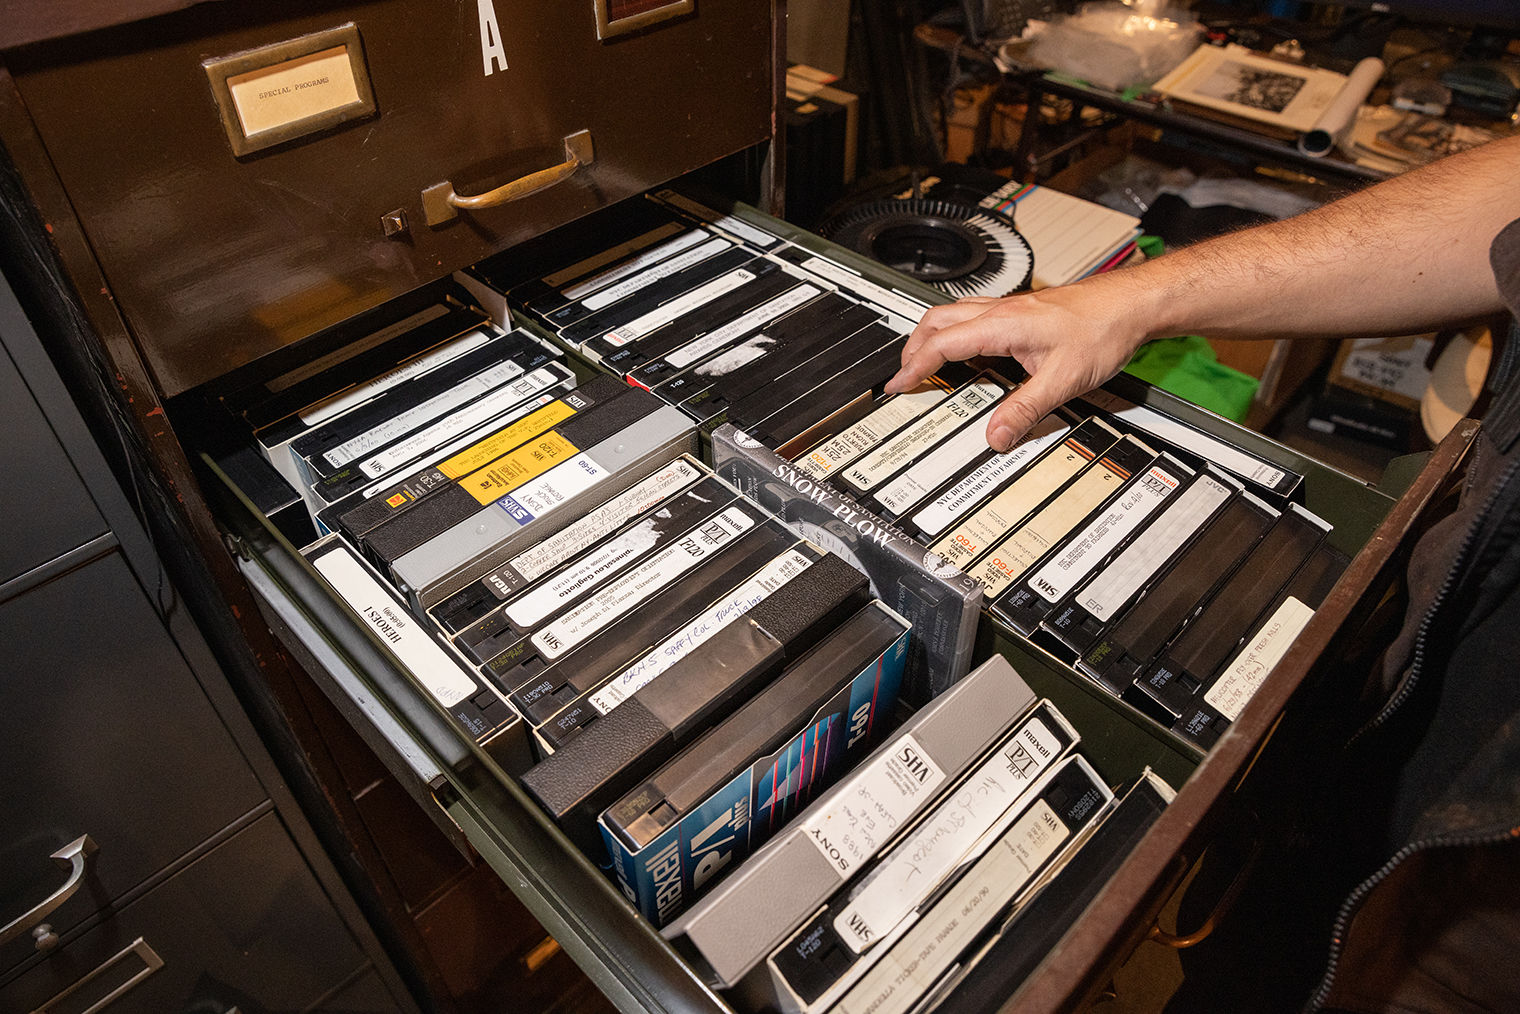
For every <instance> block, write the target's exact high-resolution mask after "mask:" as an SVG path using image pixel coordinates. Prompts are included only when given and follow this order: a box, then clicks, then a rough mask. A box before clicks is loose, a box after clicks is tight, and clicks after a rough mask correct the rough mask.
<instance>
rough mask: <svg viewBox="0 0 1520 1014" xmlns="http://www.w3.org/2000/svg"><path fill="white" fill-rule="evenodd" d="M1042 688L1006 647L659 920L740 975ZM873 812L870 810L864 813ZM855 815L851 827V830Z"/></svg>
mask: <svg viewBox="0 0 1520 1014" xmlns="http://www.w3.org/2000/svg"><path fill="white" fill-rule="evenodd" d="M1034 700H1035V696H1034V692H1033V691H1031V690H1030V689H1029V687H1028V685H1027V684H1026V683H1025V682H1024V681H1023V679H1022V678H1020V676H1019V675H1018V673H1016V672H1014V671H1013V667H1012V666H1010V665H1009V664H1008V661H1007V660H1006V659H1004V658H1003V657H1002V656H1000V655H996V656H993V657H992V658H991V659H989V660H987V661H986V662H984V663H983V664H982V665H980V666H978V667H977V668H976V669H975V670H974V671H972V672H971V673H970V674H968V675H967V676H966V677H965V678H964V679H962V680H961V681H960V682H959V683H957V684H956V685H955V686H953V687H951V688H950V689H949V690H947V691H945V692H944V693H943V694H941V695H940V696H939V697H936V698H935V699H934V700H932V701H930V702H929V703H928V704H926V705H924V707H922V708H921V709H919V710H918V711H917V712H915V713H914V714H913V715H911V716H909V718H908V719H907V721H905V722H904V723H903V725H902V726H901V727H900V728H899V730H898V732H897V733H896V734H895V735H893V736H892V737H890V738H889V739H888V741H887V742H886V743H884V744H882V746H880V747H878V748H877V749H876V750H874V751H873V752H872V753H871V754H870V756H868V757H866V758H865V760H863V761H861V763H860V764H859V765H858V766H857V767H856V768H855V770H854V771H853V772H851V773H850V774H848V775H846V776H845V777H844V779H843V780H841V781H840V782H839V783H838V784H837V785H835V786H834V788H832V789H830V790H829V791H828V792H827V793H825V794H824V795H823V796H821V797H819V798H818V799H817V800H815V801H814V802H813V804H812V805H811V806H809V807H808V808H807V809H806V810H804V811H803V812H802V813H801V814H799V815H798V817H797V818H796V820H794V821H793V823H792V825H791V826H790V827H789V828H788V829H786V830H784V831H782V833H781V834H780V835H779V836H777V837H776V838H773V839H772V840H771V841H770V842H769V843H767V844H766V845H765V847H764V848H762V849H760V851H758V852H756V853H755V854H754V855H752V856H750V858H749V859H748V860H747V861H746V862H745V863H744V864H743V865H742V866H740V867H739V868H738V869H736V870H735V871H734V872H733V873H732V874H730V875H729V876H728V877H727V878H726V879H724V880H723V881H722V882H721V883H719V884H718V885H717V886H716V887H714V888H713V889H712V891H711V892H710V893H709V894H708V895H707V896H706V897H704V898H702V899H701V900H699V901H698V902H697V903H696V904H695V905H694V906H693V907H692V908H690V909H689V910H687V912H686V913H685V914H683V915H682V916H681V917H680V918H679V919H677V920H676V921H675V922H673V923H671V924H670V925H669V926H667V927H665V929H664V930H663V931H662V932H663V934H664V936H665V938H666V939H667V940H670V941H672V942H673V943H674V944H675V946H676V948H677V950H679V951H680V952H681V953H683V954H684V955H686V956H687V958H688V959H689V960H690V961H691V962H692V964H693V966H694V967H695V968H696V969H697V970H698V972H699V974H700V975H701V976H702V977H703V978H704V979H705V980H706V981H707V982H708V983H709V984H711V985H714V986H717V987H720V988H729V987H732V986H735V985H737V984H738V983H739V981H740V980H741V979H743V978H744V977H745V976H746V975H747V974H748V973H749V972H750V971H751V970H753V969H754V968H755V967H756V966H757V965H758V964H759V963H760V962H762V961H764V960H765V957H766V955H768V954H769V953H770V952H771V951H772V950H773V949H774V948H775V947H776V945H777V944H779V943H781V941H782V940H783V939H785V938H786V936H787V934H789V933H790V932H791V931H792V930H794V929H795V928H797V927H798V926H800V925H801V924H802V921H803V920H804V919H806V918H807V917H808V916H809V915H811V914H812V913H813V912H815V911H817V909H818V906H820V905H822V904H823V903H824V902H825V901H826V900H828V898H829V896H830V895H832V894H833V893H834V892H835V891H836V890H838V889H839V887H841V886H842V885H844V884H846V883H848V882H849V881H850V879H851V878H852V877H853V876H855V875H856V874H857V873H859V872H860V871H861V870H862V869H863V868H864V867H865V865H866V864H867V863H868V862H869V861H870V859H871V858H872V857H873V856H875V855H876V854H878V853H879V852H880V851H881V850H882V849H884V848H886V847H887V846H888V844H889V842H890V841H891V839H892V837H893V836H894V834H895V833H896V832H897V831H898V830H899V829H901V828H904V827H906V826H908V825H909V824H910V823H911V822H912V821H913V820H914V818H915V817H916V816H917V815H918V814H919V813H922V812H924V811H925V810H926V809H927V808H928V807H929V806H930V805H931V804H932V802H933V800H934V799H935V798H936V795H937V793H938V792H939V790H940V789H941V788H942V787H943V786H944V785H945V784H947V783H948V782H950V781H953V780H954V779H955V778H956V777H957V776H958V775H959V774H960V772H961V771H964V770H965V769H966V768H967V767H968V766H969V765H971V764H972V763H974V762H975V761H976V760H977V758H979V757H980V756H982V754H983V753H984V752H985V751H986V750H987V749H988V748H989V747H990V746H992V745H993V744H994V743H995V742H997V741H998V740H999V739H1001V738H1002V736H1003V735H1004V734H1005V733H1006V732H1007V731H1008V729H1009V728H1010V727H1011V726H1012V725H1013V723H1014V722H1015V721H1016V720H1017V719H1018V718H1019V716H1020V715H1022V714H1023V713H1024V711H1025V710H1027V709H1028V707H1029V706H1030V705H1031V704H1033V703H1034ZM867 812H869V813H871V814H872V820H871V821H870V822H868V823H866V822H862V818H863V817H864V816H865V814H866V813H867ZM852 825H854V826H855V827H856V831H855V833H854V834H853V835H849V834H844V833H843V832H844V829H845V828H847V827H850V826H852Z"/></svg>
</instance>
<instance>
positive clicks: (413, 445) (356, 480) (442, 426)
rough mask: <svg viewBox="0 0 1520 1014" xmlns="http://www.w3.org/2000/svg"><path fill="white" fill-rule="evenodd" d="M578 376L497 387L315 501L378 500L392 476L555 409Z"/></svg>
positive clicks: (541, 375) (326, 481)
mask: <svg viewBox="0 0 1520 1014" xmlns="http://www.w3.org/2000/svg"><path fill="white" fill-rule="evenodd" d="M575 383H576V376H575V374H574V373H572V372H571V371H570V368H569V367H567V366H564V365H563V364H561V363H548V364H546V365H544V366H540V367H539V368H538V369H536V370H533V371H531V372H529V373H526V374H524V375H523V376H521V377H519V378H517V379H516V380H513V381H510V382H508V383H506V384H503V385H502V386H500V387H497V388H495V389H494V390H492V391H491V392H490V393H488V394H486V395H484V396H482V397H480V398H477V399H476V400H475V401H473V402H470V403H469V404H467V405H465V406H464V407H462V408H461V409H460V410H459V411H457V412H454V413H452V414H450V415H446V416H444V417H443V418H442V419H439V420H438V421H437V422H435V423H433V424H431V425H429V426H425V427H423V428H422V429H420V430H418V431H417V432H415V433H413V434H412V435H411V436H409V437H404V438H403V439H401V440H398V441H396V442H395V443H393V444H390V445H388V446H386V447H383V448H381V449H380V450H378V451H376V452H374V453H373V454H371V455H369V456H368V457H366V458H363V459H360V460H358V461H353V462H350V463H349V464H347V465H344V466H343V467H342V468H339V469H337V470H336V471H334V472H333V473H332V474H330V475H326V476H324V477H323V478H322V479H320V480H319V481H317V482H316V483H314V484H313V485H312V487H311V497H312V501H313V504H314V505H315V506H316V509H317V515H318V518H319V519H320V517H321V512H322V511H324V510H326V509H327V508H329V507H331V506H332V505H333V504H335V503H337V502H339V501H341V500H343V499H344V498H345V497H348V496H350V495H352V494H354V493H361V492H364V491H366V490H368V491H370V495H373V493H374V492H375V491H377V490H378V486H377V484H378V483H379V482H381V480H383V479H384V478H385V477H386V476H389V475H393V474H395V473H397V472H400V471H402V470H403V469H417V468H425V467H427V466H428V465H431V464H434V463H436V462H437V461H439V460H441V459H442V458H445V457H448V456H450V455H452V454H454V453H455V452H456V451H459V450H463V449H464V448H465V447H467V446H469V444H470V443H471V442H472V441H474V440H475V439H478V438H479V437H480V436H483V435H484V434H486V433H488V432H490V431H491V430H493V429H496V428H498V427H501V426H504V425H506V424H507V423H509V422H513V421H515V420H517V419H520V418H522V417H523V416H525V415H527V414H529V413H530V412H533V411H535V410H536V409H539V408H542V407H544V406H545V405H548V404H550V403H551V402H552V401H553V400H554V397H555V395H554V394H553V393H548V392H556V391H560V390H561V389H569V388H573V387H574V386H575Z"/></svg>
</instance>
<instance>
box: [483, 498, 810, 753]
mask: <svg viewBox="0 0 1520 1014" xmlns="http://www.w3.org/2000/svg"><path fill="white" fill-rule="evenodd" d="M725 514H726V515H727V516H726V517H724V518H723V520H722V522H721V524H720V525H719V526H718V528H719V530H718V531H716V532H715V533H714V534H713V535H712V536H711V537H710V538H709V540H708V541H707V542H706V543H704V544H703V545H702V546H700V547H698V548H699V552H700V555H695V554H691V555H689V554H687V553H686V551H685V550H684V548H683V547H680V546H675V547H672V548H671V549H670V550H667V551H665V552H663V553H659V554H656V556H655V558H653V559H651V560H649V561H647V562H646V563H645V564H642V565H640V566H638V567H635V568H634V569H633V570H631V571H629V572H628V573H626V574H625V575H624V576H623V577H622V578H620V579H618V580H616V581H614V582H612V583H611V584H609V585H608V586H607V587H606V588H604V589H602V591H600V592H598V593H596V594H594V595H592V596H591V597H590V598H589V599H587V600H586V601H585V602H583V603H581V604H580V605H579V606H577V607H575V608H573V609H570V610H568V611H566V612H565V613H564V614H562V615H561V616H559V617H557V618H556V619H555V620H554V622H552V623H548V624H546V625H545V626H544V627H543V628H541V629H540V630H538V631H537V632H536V633H535V634H534V635H533V636H532V637H530V638H528V639H527V640H526V641H524V642H523V643H522V644H521V645H520V646H518V647H515V648H514V649H513V650H510V651H507V652H503V653H501V654H499V655H496V656H494V657H493V658H492V659H491V660H490V661H489V662H487V663H486V665H485V668H484V670H483V672H484V673H485V674H486V675H487V676H489V677H490V678H491V679H492V680H494V681H496V682H497V683H498V685H500V686H501V687H502V689H504V690H505V691H506V692H507V695H508V697H509V698H510V699H511V700H512V703H513V704H514V705H515V706H516V707H517V709H518V710H519V711H520V712H522V714H523V715H524V716H526V717H529V718H530V719H533V720H534V722H535V724H542V723H543V722H544V721H546V720H548V719H549V718H550V717H552V716H553V715H554V714H555V713H556V712H558V711H559V710H560V709H561V708H564V707H567V706H569V705H570V704H571V703H572V702H574V701H575V700H577V699H578V698H579V697H580V695H581V694H582V693H584V692H586V691H588V690H591V689H593V688H594V687H596V686H598V685H599V684H600V683H601V681H602V680H603V679H604V678H606V677H607V676H609V675H611V673H612V671H613V670H614V669H615V668H617V667H618V666H620V665H622V664H624V663H626V662H628V661H630V660H632V659H634V658H637V657H638V656H639V655H640V654H642V653H643V652H645V651H648V650H649V649H650V648H651V647H653V646H654V645H655V644H656V643H658V642H659V641H660V640H662V639H663V638H664V637H666V636H667V635H668V634H669V633H670V632H671V631H673V630H676V629H677V628H679V627H680V626H681V625H682V624H684V623H688V622H690V621H691V619H692V618H693V617H695V616H697V615H699V614H700V613H701V612H702V611H703V610H704V609H706V608H707V607H708V606H710V605H711V604H712V603H713V602H714V601H715V600H717V599H718V598H719V597H721V596H722V595H723V594H724V593H726V592H729V591H731V590H733V589H734V588H736V587H738V586H739V585H740V584H741V583H742V582H743V581H744V580H745V579H746V578H747V577H749V576H750V575H751V574H753V573H754V572H755V571H756V570H758V569H759V568H760V567H762V566H764V565H765V564H766V563H768V562H770V561H772V560H774V559H775V558H776V557H777V556H778V555H780V554H781V553H783V552H785V551H786V550H788V549H790V548H791V547H792V546H793V545H795V544H796V543H797V542H798V538H797V536H796V535H795V534H794V533H792V532H789V531H787V530H786V527H785V526H784V525H782V524H780V523H779V522H777V521H775V520H774V519H767V518H766V517H765V514H764V512H763V511H761V510H760V509H759V508H758V507H756V506H754V505H753V504H745V503H743V502H739V503H735V504H733V505H732V506H731V507H729V508H728V509H727V511H726V512H725Z"/></svg>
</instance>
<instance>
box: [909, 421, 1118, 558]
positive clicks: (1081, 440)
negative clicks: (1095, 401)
mask: <svg viewBox="0 0 1520 1014" xmlns="http://www.w3.org/2000/svg"><path fill="white" fill-rule="evenodd" d="M1118 440H1119V433H1118V432H1117V431H1116V430H1114V429H1113V428H1112V427H1111V426H1109V425H1108V424H1107V423H1104V422H1102V421H1100V420H1098V419H1089V420H1087V421H1086V422H1084V423H1082V424H1081V425H1079V426H1077V427H1076V428H1075V429H1073V430H1072V431H1071V433H1069V434H1068V435H1067V437H1066V439H1065V440H1063V441H1062V442H1061V443H1059V444H1057V445H1056V446H1054V447H1051V448H1049V449H1047V450H1046V451H1045V452H1044V453H1043V454H1041V455H1040V458H1039V460H1037V461H1034V462H1031V463H1030V464H1028V465H1026V466H1025V467H1024V468H1022V469H1020V470H1019V471H1017V472H1016V473H1014V475H1013V477H1012V478H1011V479H1009V480H1007V481H1006V482H1005V483H1004V484H1003V486H1002V488H1000V489H999V490H998V491H997V492H996V493H995V494H993V495H991V496H988V497H987V498H986V499H985V501H984V502H983V503H982V504H981V506H979V507H977V508H976V509H975V510H974V511H972V512H971V513H970V514H968V515H965V516H964V517H963V518H962V519H961V520H960V521H959V522H958V523H957V524H955V525H954V526H953V527H951V528H947V529H946V530H945V531H944V533H943V534H942V535H940V536H939V538H938V539H936V540H935V541H934V542H933V543H932V544H931V546H930V548H932V549H933V550H934V551H935V552H936V553H938V554H940V555H941V556H943V557H944V558H945V559H946V560H948V561H950V562H951V563H953V564H955V565H956V566H957V567H963V566H965V565H966V564H968V563H970V562H971V561H972V560H974V559H976V558H977V557H978V556H980V555H982V553H984V552H986V551H987V548H988V547H989V546H991V545H992V544H993V543H994V542H996V541H998V540H999V539H1001V538H1002V537H1003V536H1004V535H1006V534H1008V532H1010V531H1012V530H1013V528H1014V526H1016V525H1017V524H1018V523H1019V522H1021V521H1023V520H1024V519H1025V518H1026V517H1028V516H1029V515H1030V514H1031V513H1033V512H1034V511H1035V510H1037V509H1039V506H1040V505H1041V504H1043V503H1044V502H1045V501H1046V500H1048V499H1049V498H1050V497H1051V496H1052V495H1054V494H1055V493H1056V491H1058V490H1059V489H1061V488H1062V487H1063V486H1065V485H1066V484H1067V483H1068V482H1070V481H1071V480H1072V479H1073V478H1075V477H1076V475H1077V473H1079V472H1081V471H1082V469H1084V468H1086V467H1087V465H1088V463H1089V462H1092V461H1096V460H1097V459H1098V457H1099V456H1101V455H1102V454H1103V453H1104V452H1105V451H1107V450H1108V449H1109V448H1110V447H1112V446H1113V445H1114V444H1115V443H1116V442H1118Z"/></svg>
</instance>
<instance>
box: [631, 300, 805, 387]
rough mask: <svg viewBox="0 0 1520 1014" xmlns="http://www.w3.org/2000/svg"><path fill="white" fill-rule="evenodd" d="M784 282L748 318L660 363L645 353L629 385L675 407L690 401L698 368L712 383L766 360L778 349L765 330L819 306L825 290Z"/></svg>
mask: <svg viewBox="0 0 1520 1014" xmlns="http://www.w3.org/2000/svg"><path fill="white" fill-rule="evenodd" d="M784 277H785V278H787V279H789V280H790V286H789V287H787V288H784V289H782V290H781V291H780V292H779V294H777V295H775V296H772V297H771V298H769V299H767V300H766V301H765V302H763V303H760V304H759V305H757V306H755V307H754V308H753V309H751V310H749V311H748V312H746V313H743V314H741V315H739V316H737V317H733V318H732V319H729V320H726V321H723V322H721V323H717V324H714V325H713V326H712V328H711V329H710V330H708V331H707V332H706V333H704V334H702V335H701V336H700V337H697V338H693V339H690V340H688V341H687V342H686V343H685V344H683V345H680V346H677V347H672V348H671V349H670V350H669V351H667V352H663V353H661V354H660V355H659V357H658V358H651V357H650V355H649V354H648V353H647V352H645V350H642V349H641V350H640V352H641V353H643V354H645V358H646V361H644V362H642V363H641V364H640V365H638V366H636V367H634V368H633V369H632V370H630V371H629V372H628V374H627V378H628V382H629V383H630V384H637V385H638V386H639V387H643V388H648V389H649V390H653V391H655V392H656V393H657V394H659V395H660V397H662V398H665V399H666V400H667V401H670V402H673V403H674V402H679V401H682V400H683V399H684V398H685V397H686V395H685V394H684V393H682V392H683V391H684V390H685V389H686V385H687V383H688V381H690V382H695V379H696V378H688V377H687V372H688V371H690V370H693V369H695V370H696V372H697V374H698V376H699V377H706V378H712V377H715V376H719V375H722V374H724V373H730V372H732V371H733V370H736V369H738V368H740V367H741V366H744V365H747V364H749V363H751V362H754V361H755V360H756V359H759V358H761V357H762V356H764V355H766V354H767V352H768V351H769V350H771V349H773V348H774V347H775V339H772V338H770V337H768V336H767V335H766V334H764V333H763V332H762V331H761V329H762V328H766V327H767V326H768V325H770V324H771V323H772V322H773V321H776V320H779V319H781V318H783V317H786V316H788V315H789V314H791V313H792V312H793V311H799V310H801V308H803V307H805V306H807V305H809V304H811V303H813V302H815V301H818V300H819V297H820V296H822V295H823V293H824V291H825V290H824V289H823V288H821V287H820V286H818V285H815V284H813V283H811V282H801V281H798V279H796V278H795V277H793V276H791V275H790V274H787V275H785V276H784ZM666 383H670V384H671V385H672V387H671V388H670V389H669V390H668V391H666V390H659V389H658V388H660V386H661V385H663V384H666ZM704 386H705V385H704Z"/></svg>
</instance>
